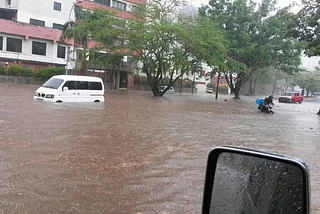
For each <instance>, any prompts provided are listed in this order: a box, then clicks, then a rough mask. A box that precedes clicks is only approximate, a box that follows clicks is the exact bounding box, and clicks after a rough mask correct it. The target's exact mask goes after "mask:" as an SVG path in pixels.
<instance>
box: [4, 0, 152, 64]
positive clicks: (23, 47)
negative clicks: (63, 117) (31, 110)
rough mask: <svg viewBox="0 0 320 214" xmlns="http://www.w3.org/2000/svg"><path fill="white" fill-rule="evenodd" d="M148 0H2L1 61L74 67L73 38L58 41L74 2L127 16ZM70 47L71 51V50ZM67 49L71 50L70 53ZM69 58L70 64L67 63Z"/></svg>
mask: <svg viewBox="0 0 320 214" xmlns="http://www.w3.org/2000/svg"><path fill="white" fill-rule="evenodd" d="M145 2H146V0H126V1H124V0H0V62H4V63H6V64H11V63H15V64H22V65H28V66H33V67H42V66H49V65H55V66H66V67H67V69H74V68H75V64H74V63H73V61H74V60H73V59H72V58H73V57H74V56H75V57H76V54H73V53H72V52H73V50H72V49H73V48H72V45H71V44H72V43H73V42H72V41H68V42H69V43H70V45H69V44H65V43H59V38H60V36H61V33H62V31H61V30H62V29H63V25H64V24H65V23H66V22H68V21H69V20H74V19H75V18H74V6H75V5H76V4H77V5H79V6H82V7H83V8H86V9H95V8H105V9H111V10H114V11H115V12H116V16H118V17H121V18H128V17H131V16H132V13H131V12H132V10H134V8H135V6H138V5H139V4H145ZM69 48H70V51H69ZM67 53H70V54H69V56H68V54H67ZM67 62H69V63H68V65H67Z"/></svg>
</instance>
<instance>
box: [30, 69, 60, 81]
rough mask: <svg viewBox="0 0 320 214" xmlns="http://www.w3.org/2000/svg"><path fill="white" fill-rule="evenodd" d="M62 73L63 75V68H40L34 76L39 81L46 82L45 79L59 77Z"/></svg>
mask: <svg viewBox="0 0 320 214" xmlns="http://www.w3.org/2000/svg"><path fill="white" fill-rule="evenodd" d="M64 73H65V69H64V68H63V67H55V66H52V67H45V68H40V69H39V71H38V72H37V74H36V76H37V78H39V79H42V80H46V79H50V78H51V77H52V76H54V75H61V74H64Z"/></svg>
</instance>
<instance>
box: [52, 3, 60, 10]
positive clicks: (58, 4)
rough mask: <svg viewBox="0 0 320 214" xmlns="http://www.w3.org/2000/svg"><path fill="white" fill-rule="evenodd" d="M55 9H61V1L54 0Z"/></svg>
mask: <svg viewBox="0 0 320 214" xmlns="http://www.w3.org/2000/svg"><path fill="white" fill-rule="evenodd" d="M53 9H54V10H57V11H61V3H59V2H54V3H53Z"/></svg>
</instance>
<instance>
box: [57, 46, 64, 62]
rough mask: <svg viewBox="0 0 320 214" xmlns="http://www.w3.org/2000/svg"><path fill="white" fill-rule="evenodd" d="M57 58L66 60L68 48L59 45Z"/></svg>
mask: <svg viewBox="0 0 320 214" xmlns="http://www.w3.org/2000/svg"><path fill="white" fill-rule="evenodd" d="M57 57H58V58H62V59H65V58H66V47H63V46H60V45H58V50H57Z"/></svg>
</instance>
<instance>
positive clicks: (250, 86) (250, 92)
mask: <svg viewBox="0 0 320 214" xmlns="http://www.w3.org/2000/svg"><path fill="white" fill-rule="evenodd" d="M252 91H253V77H251V80H250V85H249V90H248V95H252Z"/></svg>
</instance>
